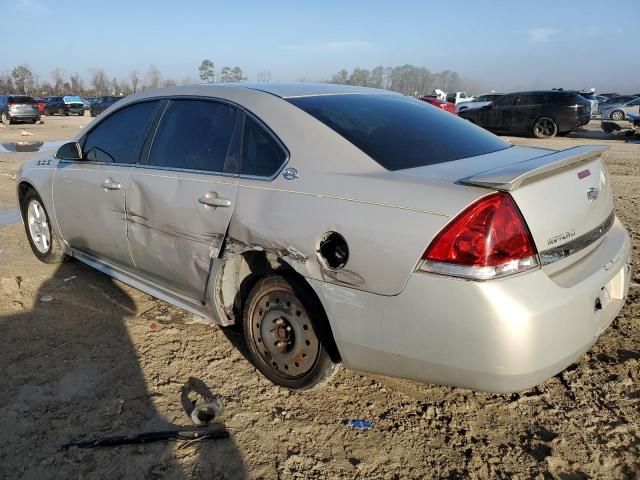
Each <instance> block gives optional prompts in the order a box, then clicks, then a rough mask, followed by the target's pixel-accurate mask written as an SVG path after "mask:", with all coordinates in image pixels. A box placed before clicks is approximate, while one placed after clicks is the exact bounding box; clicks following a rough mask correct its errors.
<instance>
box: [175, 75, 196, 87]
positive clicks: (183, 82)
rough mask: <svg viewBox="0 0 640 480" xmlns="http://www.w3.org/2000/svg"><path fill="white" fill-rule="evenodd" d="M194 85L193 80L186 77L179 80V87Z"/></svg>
mask: <svg viewBox="0 0 640 480" xmlns="http://www.w3.org/2000/svg"><path fill="white" fill-rule="evenodd" d="M194 83H196V81H195V80H194V79H193V77H191V76H189V75H187V76H186V77H184V78H183V79H182V80H180V83H179V85H193V84H194Z"/></svg>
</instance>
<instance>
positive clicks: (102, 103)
mask: <svg viewBox="0 0 640 480" xmlns="http://www.w3.org/2000/svg"><path fill="white" fill-rule="evenodd" d="M122 98H124V97H110V96H107V97H100V98H99V99H98V100H97V101H95V102H93V103H92V104H91V106H90V107H89V113H91V116H92V117H97V116H98V115H100V114H101V113H102V112H104V111H105V110H106V109H107V108H109V107H110V106H111V105H113V104H114V103H116V102H117V101H118V100H120V99H122Z"/></svg>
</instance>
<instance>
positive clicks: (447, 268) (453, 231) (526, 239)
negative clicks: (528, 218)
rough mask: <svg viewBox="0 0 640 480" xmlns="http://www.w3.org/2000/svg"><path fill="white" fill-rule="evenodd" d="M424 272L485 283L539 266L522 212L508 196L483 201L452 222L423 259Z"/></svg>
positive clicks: (488, 197)
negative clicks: (487, 280)
mask: <svg viewBox="0 0 640 480" xmlns="http://www.w3.org/2000/svg"><path fill="white" fill-rule="evenodd" d="M422 259H423V262H422V265H421V267H420V269H421V270H425V271H431V272H435V273H444V274H449V275H454V276H462V277H468V278H475V279H479V280H485V279H489V278H495V277H499V276H504V275H508V274H511V273H517V272H521V271H523V270H528V269H529V268H534V267H537V266H538V257H537V251H536V248H535V246H534V243H533V239H532V238H531V233H530V232H529V229H528V228H527V225H526V223H525V221H524V218H522V214H521V213H520V210H519V209H518V207H517V206H516V204H515V202H514V201H513V199H512V198H511V196H510V195H509V194H507V193H501V192H500V193H494V194H492V195H489V196H487V197H484V198H481V199H480V200H478V201H477V202H475V203H473V204H472V205H471V206H469V207H468V208H467V209H465V210H464V211H463V212H462V213H460V215H458V216H457V217H456V218H455V219H454V220H453V221H452V222H450V223H449V224H448V225H447V226H446V227H445V228H444V229H443V230H442V231H441V232H440V233H439V234H438V235H437V236H436V238H435V239H434V240H433V241H432V242H431V244H430V245H429V247H428V248H427V250H426V251H425V252H424V255H423V256H422Z"/></svg>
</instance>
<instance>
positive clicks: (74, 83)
mask: <svg viewBox="0 0 640 480" xmlns="http://www.w3.org/2000/svg"><path fill="white" fill-rule="evenodd" d="M83 90H84V82H83V81H82V78H81V77H80V74H79V73H78V72H76V73H75V74H74V75H71V91H72V92H73V93H80V92H82V91H83Z"/></svg>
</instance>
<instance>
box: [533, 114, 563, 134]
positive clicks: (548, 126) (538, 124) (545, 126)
mask: <svg viewBox="0 0 640 480" xmlns="http://www.w3.org/2000/svg"><path fill="white" fill-rule="evenodd" d="M557 133H558V125H556V122H554V121H553V119H551V118H549V117H540V118H538V119H537V120H536V121H535V123H534V124H533V135H534V136H535V137H537V138H551V137H555V136H556V134H557Z"/></svg>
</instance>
